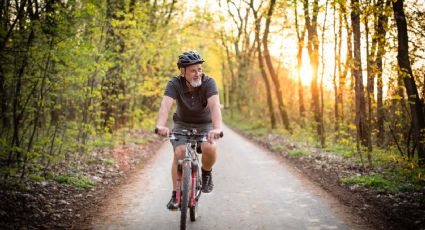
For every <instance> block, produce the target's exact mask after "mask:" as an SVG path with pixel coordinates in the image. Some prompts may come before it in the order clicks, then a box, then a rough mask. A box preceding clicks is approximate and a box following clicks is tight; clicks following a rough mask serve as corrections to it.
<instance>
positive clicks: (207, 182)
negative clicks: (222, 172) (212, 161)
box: [201, 169, 214, 193]
mask: <svg viewBox="0 0 425 230" xmlns="http://www.w3.org/2000/svg"><path fill="white" fill-rule="evenodd" d="M211 171H212V170H211ZM211 171H204V169H202V189H201V190H202V192H203V193H210V192H211V191H212V190H213V188H214V183H213V181H212V174H211Z"/></svg>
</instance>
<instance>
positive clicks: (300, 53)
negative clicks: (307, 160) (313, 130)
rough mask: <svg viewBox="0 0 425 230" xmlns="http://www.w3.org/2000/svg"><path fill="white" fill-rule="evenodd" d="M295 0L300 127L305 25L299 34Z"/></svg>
mask: <svg viewBox="0 0 425 230" xmlns="http://www.w3.org/2000/svg"><path fill="white" fill-rule="evenodd" d="M297 5H298V3H297V1H294V11H295V30H296V32H297V38H298V43H297V48H298V52H297V75H298V76H297V87H298V106H299V113H300V117H301V121H300V123H301V127H303V126H304V120H303V119H304V117H305V107H304V92H303V91H304V90H303V85H302V81H301V67H302V65H303V49H304V37H305V28H306V27H305V25H304V26H303V30H302V32H301V34H300V31H299V28H298V10H297Z"/></svg>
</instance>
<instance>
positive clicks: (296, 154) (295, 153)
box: [288, 149, 311, 157]
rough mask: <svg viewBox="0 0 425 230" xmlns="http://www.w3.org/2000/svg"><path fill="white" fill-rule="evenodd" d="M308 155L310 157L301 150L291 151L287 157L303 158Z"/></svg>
mask: <svg viewBox="0 0 425 230" xmlns="http://www.w3.org/2000/svg"><path fill="white" fill-rule="evenodd" d="M310 155H311V153H310V152H307V151H304V150H302V149H293V150H290V151H289V152H288V156H291V157H305V156H310Z"/></svg>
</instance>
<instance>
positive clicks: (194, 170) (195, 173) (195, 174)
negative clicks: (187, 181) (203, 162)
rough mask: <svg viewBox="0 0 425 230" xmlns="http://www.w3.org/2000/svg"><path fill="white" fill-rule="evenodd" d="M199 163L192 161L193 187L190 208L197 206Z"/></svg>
mask: <svg viewBox="0 0 425 230" xmlns="http://www.w3.org/2000/svg"><path fill="white" fill-rule="evenodd" d="M198 167H199V166H198V163H197V162H193V161H192V186H191V191H190V205H189V207H193V206H195V202H196V201H195V198H196V186H197V183H196V182H197V180H198V176H199V175H198Z"/></svg>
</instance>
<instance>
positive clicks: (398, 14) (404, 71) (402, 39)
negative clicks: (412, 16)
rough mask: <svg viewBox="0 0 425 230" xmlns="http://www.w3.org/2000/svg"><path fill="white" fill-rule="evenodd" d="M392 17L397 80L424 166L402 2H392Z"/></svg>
mask: <svg viewBox="0 0 425 230" xmlns="http://www.w3.org/2000/svg"><path fill="white" fill-rule="evenodd" d="M393 11H394V17H395V20H396V23H397V41H398V55H397V61H398V66H399V71H398V74H399V78H402V79H403V82H404V86H405V87H406V93H407V96H408V101H409V106H410V110H411V116H412V117H411V118H412V122H413V133H414V140H415V144H416V146H417V153H418V159H419V164H420V165H421V166H423V165H425V146H424V145H425V143H424V137H425V135H424V132H425V118H424V111H423V102H422V100H421V98H420V97H419V93H418V90H417V87H416V83H415V79H414V76H413V73H412V68H411V66H410V60H409V45H408V41H409V38H408V34H407V23H406V17H405V15H404V9H403V0H396V1H393Z"/></svg>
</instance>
